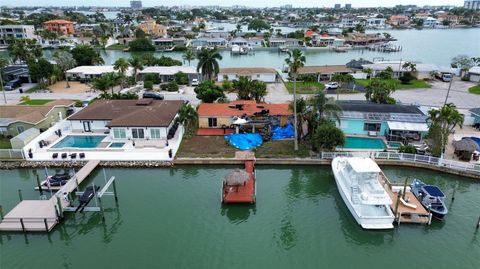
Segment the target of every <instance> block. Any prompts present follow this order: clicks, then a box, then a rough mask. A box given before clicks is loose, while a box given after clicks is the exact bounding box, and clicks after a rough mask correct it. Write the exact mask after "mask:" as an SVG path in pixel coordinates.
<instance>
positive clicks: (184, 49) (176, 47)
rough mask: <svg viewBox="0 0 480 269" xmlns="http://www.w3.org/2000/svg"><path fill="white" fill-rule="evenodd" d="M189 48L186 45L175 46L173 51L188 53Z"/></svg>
mask: <svg viewBox="0 0 480 269" xmlns="http://www.w3.org/2000/svg"><path fill="white" fill-rule="evenodd" d="M186 50H187V46H185V45H175V48H173V51H186Z"/></svg>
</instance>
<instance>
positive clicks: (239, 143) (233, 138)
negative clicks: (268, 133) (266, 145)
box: [224, 134, 263, 150]
mask: <svg viewBox="0 0 480 269" xmlns="http://www.w3.org/2000/svg"><path fill="white" fill-rule="evenodd" d="M224 137H225V140H227V141H228V143H229V144H230V145H232V146H233V147H235V148H237V149H239V150H249V149H254V148H256V147H258V146H260V145H262V143H263V139H262V136H261V135H259V134H231V135H226V136H224Z"/></svg>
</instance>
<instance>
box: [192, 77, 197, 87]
mask: <svg viewBox="0 0 480 269" xmlns="http://www.w3.org/2000/svg"><path fill="white" fill-rule="evenodd" d="M192 86H198V78H194V79H192Z"/></svg>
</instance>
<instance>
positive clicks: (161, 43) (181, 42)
mask: <svg viewBox="0 0 480 269" xmlns="http://www.w3.org/2000/svg"><path fill="white" fill-rule="evenodd" d="M152 42H153V45H155V46H156V47H160V48H171V47H173V46H185V45H186V44H187V40H186V39H185V38H184V37H162V38H157V39H154V40H152Z"/></svg>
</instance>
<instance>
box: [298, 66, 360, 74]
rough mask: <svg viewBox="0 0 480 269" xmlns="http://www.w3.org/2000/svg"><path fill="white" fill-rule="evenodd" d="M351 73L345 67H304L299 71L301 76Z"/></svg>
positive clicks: (350, 70)
mask: <svg viewBox="0 0 480 269" xmlns="http://www.w3.org/2000/svg"><path fill="white" fill-rule="evenodd" d="M351 72H352V69H350V68H348V67H347V66H345V65H323V66H304V67H300V68H299V69H298V73H299V74H335V73H351Z"/></svg>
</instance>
